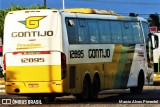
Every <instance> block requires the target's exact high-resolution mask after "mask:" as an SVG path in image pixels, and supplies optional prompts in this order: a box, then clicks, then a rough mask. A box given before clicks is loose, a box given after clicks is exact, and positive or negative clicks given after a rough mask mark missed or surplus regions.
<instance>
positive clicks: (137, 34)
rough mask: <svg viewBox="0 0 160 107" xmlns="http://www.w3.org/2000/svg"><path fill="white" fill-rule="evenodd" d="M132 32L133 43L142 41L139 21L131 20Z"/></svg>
mask: <svg viewBox="0 0 160 107" xmlns="http://www.w3.org/2000/svg"><path fill="white" fill-rule="evenodd" d="M132 32H133V37H134V43H139V44H141V43H143V36H142V30H141V27H140V23H139V22H132ZM137 38H138V39H137Z"/></svg>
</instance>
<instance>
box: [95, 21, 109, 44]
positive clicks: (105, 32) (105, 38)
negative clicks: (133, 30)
mask: <svg viewBox="0 0 160 107" xmlns="http://www.w3.org/2000/svg"><path fill="white" fill-rule="evenodd" d="M98 27H99V34H100V43H111V28H110V22H109V21H104V20H99V21H98Z"/></svg>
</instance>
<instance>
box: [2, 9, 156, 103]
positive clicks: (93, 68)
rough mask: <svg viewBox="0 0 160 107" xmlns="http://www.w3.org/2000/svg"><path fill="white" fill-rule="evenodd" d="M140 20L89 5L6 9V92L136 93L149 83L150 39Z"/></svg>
mask: <svg viewBox="0 0 160 107" xmlns="http://www.w3.org/2000/svg"><path fill="white" fill-rule="evenodd" d="M148 34H149V27H148V23H147V21H146V20H145V19H143V18H141V17H135V16H120V15H118V14H116V13H114V12H113V11H108V10H97V9H90V8H75V9H64V10H52V9H44V10H41V9H40V10H22V11H13V12H9V13H8V14H7V16H6V18H5V26H4V50H3V55H4V70H5V73H6V74H5V81H6V83H5V90H6V93H7V94H19V95H31V96H34V95H36V96H41V97H47V98H49V99H51V98H55V97H56V96H61V95H66V94H67V95H68V94H72V95H74V96H76V98H77V99H83V100H88V99H96V98H97V96H98V93H99V91H102V90H108V89H127V88H130V91H131V92H132V93H141V92H142V90H143V86H144V85H151V84H152V83H153V75H152V74H153V69H152V59H153V57H152V50H151V40H150V37H149V36H148Z"/></svg>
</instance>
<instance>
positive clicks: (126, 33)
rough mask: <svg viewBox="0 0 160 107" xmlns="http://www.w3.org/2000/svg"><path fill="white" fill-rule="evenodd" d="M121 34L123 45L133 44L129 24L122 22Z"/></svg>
mask: <svg viewBox="0 0 160 107" xmlns="http://www.w3.org/2000/svg"><path fill="white" fill-rule="evenodd" d="M122 32H123V43H134V38H133V34H132V26H131V23H130V22H125V21H124V22H123V26H122Z"/></svg>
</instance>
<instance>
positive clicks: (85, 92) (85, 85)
mask: <svg viewBox="0 0 160 107" xmlns="http://www.w3.org/2000/svg"><path fill="white" fill-rule="evenodd" d="M90 87H91V82H90V81H89V80H88V79H87V78H84V81H83V92H82V94H78V95H76V99H77V100H80V101H87V100H89V98H90V93H91V88H90Z"/></svg>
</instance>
